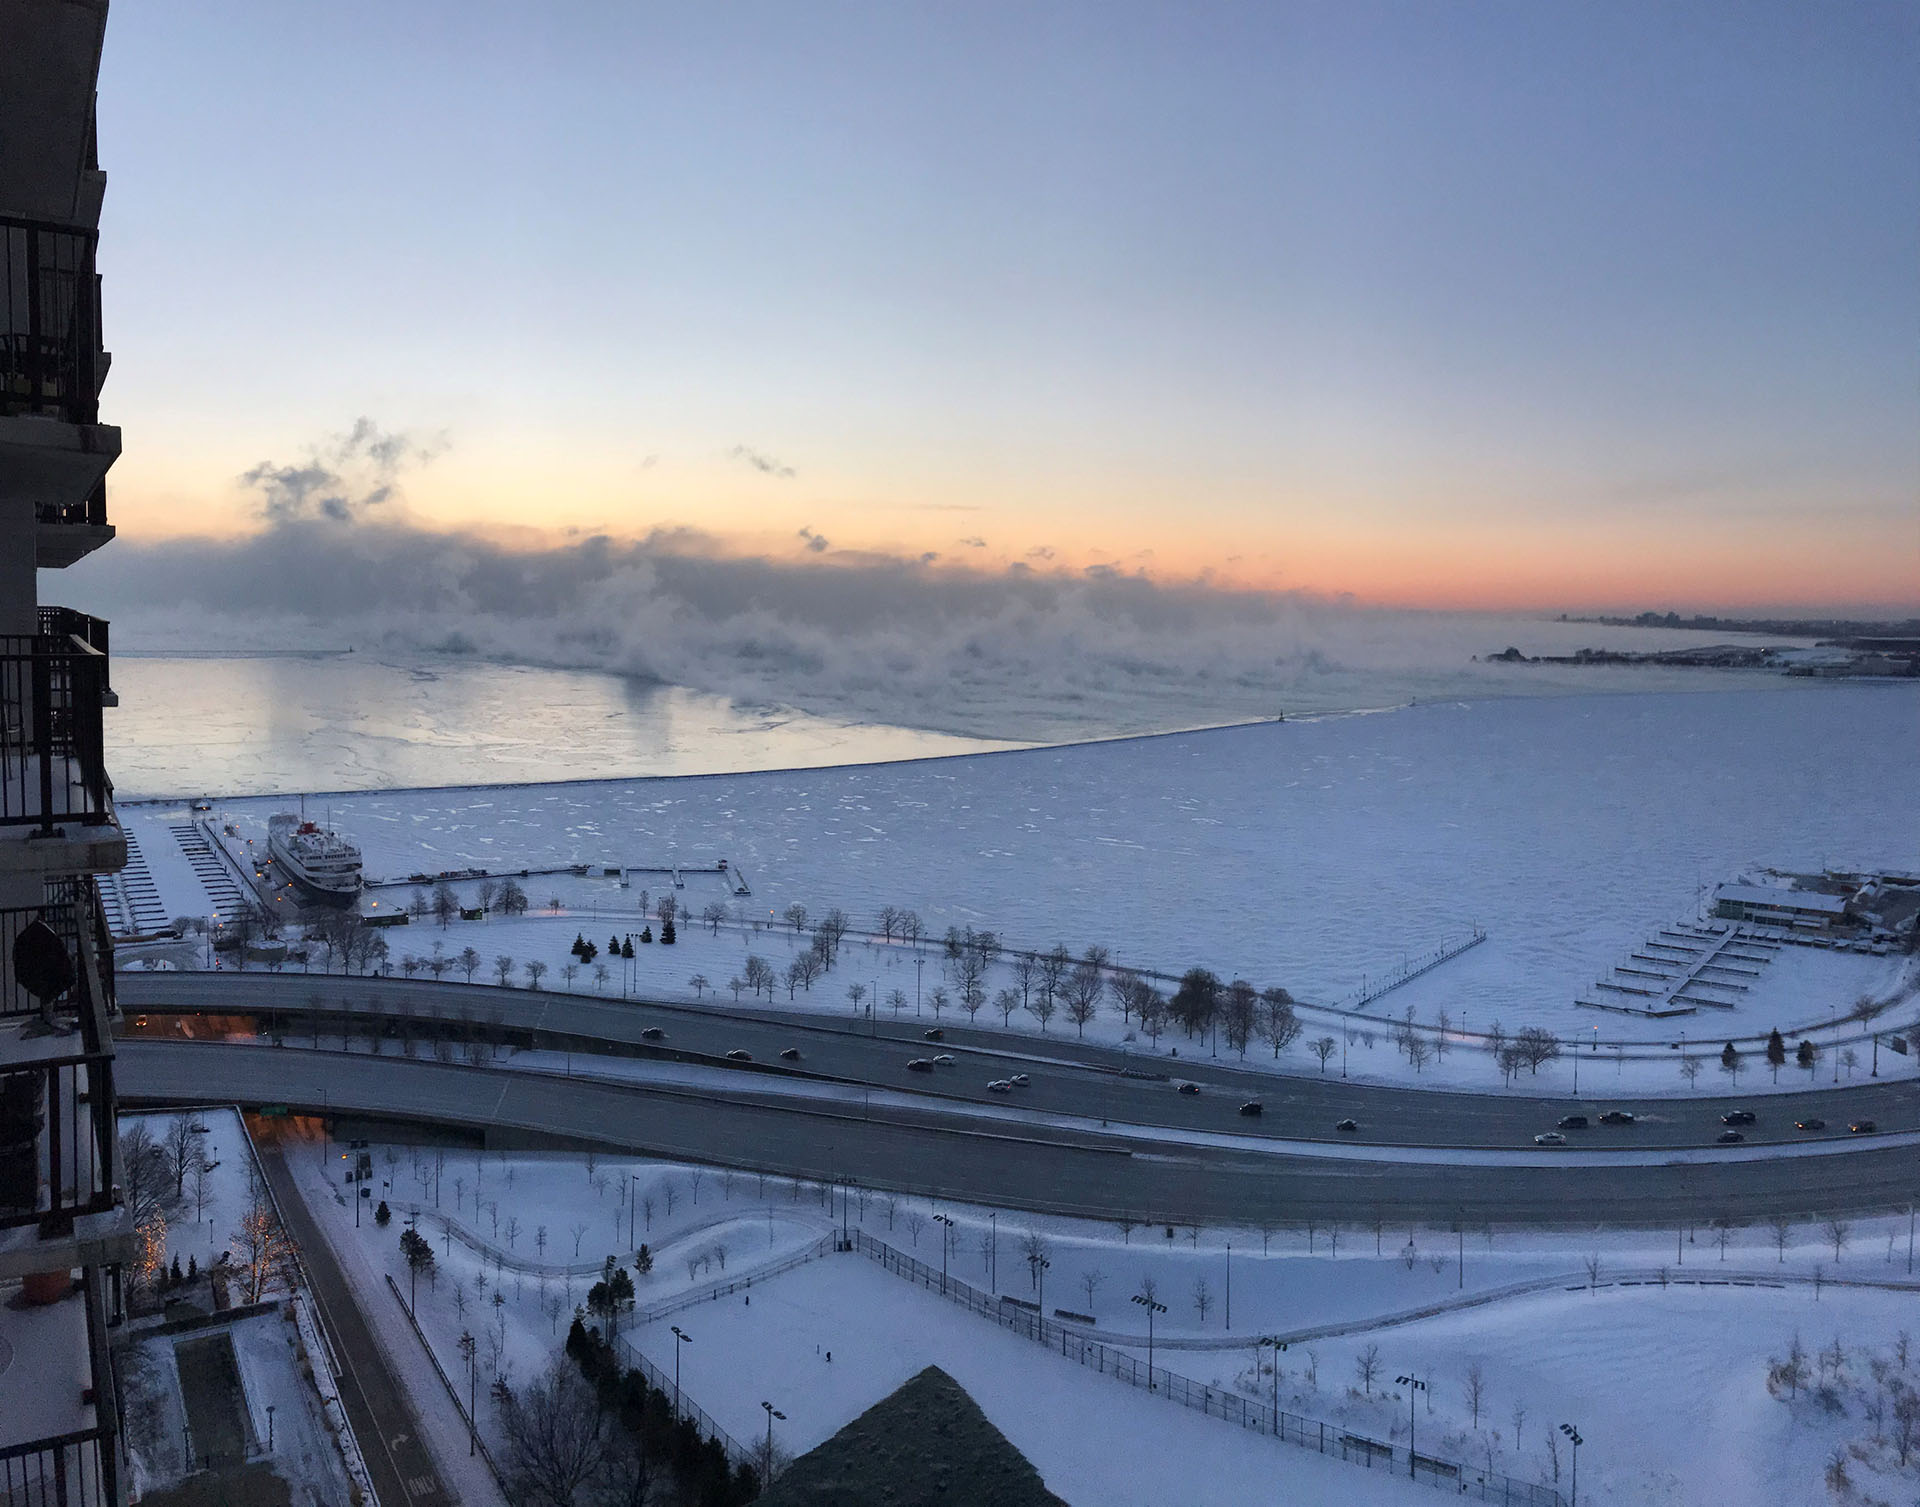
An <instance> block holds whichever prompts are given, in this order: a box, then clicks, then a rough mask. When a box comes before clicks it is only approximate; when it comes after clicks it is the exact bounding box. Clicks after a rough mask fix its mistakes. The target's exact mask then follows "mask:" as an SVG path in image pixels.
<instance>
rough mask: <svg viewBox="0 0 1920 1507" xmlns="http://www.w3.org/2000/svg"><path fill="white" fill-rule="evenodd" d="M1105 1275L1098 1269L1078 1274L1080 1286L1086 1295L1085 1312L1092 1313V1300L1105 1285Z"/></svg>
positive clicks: (1094, 1268)
mask: <svg viewBox="0 0 1920 1507" xmlns="http://www.w3.org/2000/svg"><path fill="white" fill-rule="evenodd" d="M1106 1280H1107V1274H1106V1273H1105V1272H1103V1271H1101V1270H1100V1269H1099V1268H1098V1267H1091V1268H1089V1269H1088V1270H1086V1271H1083V1272H1082V1273H1080V1286H1081V1288H1082V1290H1083V1291H1085V1293H1086V1295H1087V1312H1088V1313H1092V1312H1093V1300H1094V1298H1095V1296H1096V1295H1097V1294H1098V1293H1099V1291H1100V1289H1101V1287H1102V1286H1104V1285H1105V1283H1106Z"/></svg>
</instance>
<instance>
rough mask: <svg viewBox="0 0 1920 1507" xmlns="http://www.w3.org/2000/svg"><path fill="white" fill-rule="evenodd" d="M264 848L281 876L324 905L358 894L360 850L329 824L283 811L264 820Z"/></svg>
mask: <svg viewBox="0 0 1920 1507" xmlns="http://www.w3.org/2000/svg"><path fill="white" fill-rule="evenodd" d="M267 852H268V853H269V854H270V855H271V856H272V858H273V862H274V865H275V867H277V868H278V869H279V871H280V874H281V876H282V877H283V878H285V879H289V880H291V881H292V882H293V884H294V885H295V887H296V888H298V889H299V890H300V891H301V893H303V894H305V895H307V896H309V897H310V898H312V899H314V900H318V901H319V902H320V903H321V904H323V905H338V906H342V907H344V906H350V905H353V904H354V903H355V902H357V901H358V900H359V898H360V850H359V849H358V848H356V847H355V846H354V845H353V844H352V843H350V842H348V841H347V840H346V838H344V837H342V836H341V835H340V834H339V833H338V832H335V831H333V830H332V829H331V828H330V827H323V826H320V825H319V824H318V823H316V822H310V821H308V820H307V819H306V818H305V817H304V816H295V815H294V814H293V813H292V812H290V811H283V812H281V813H280V814H279V815H278V816H276V817H273V818H271V819H270V820H269V821H268V822H267Z"/></svg>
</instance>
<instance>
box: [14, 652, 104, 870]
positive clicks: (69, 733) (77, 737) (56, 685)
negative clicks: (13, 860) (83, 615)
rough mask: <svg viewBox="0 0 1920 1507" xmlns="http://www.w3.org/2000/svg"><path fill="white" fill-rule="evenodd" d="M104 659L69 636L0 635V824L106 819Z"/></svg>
mask: <svg viewBox="0 0 1920 1507" xmlns="http://www.w3.org/2000/svg"><path fill="white" fill-rule="evenodd" d="M106 664H107V661H106V657H105V656H104V655H102V654H100V653H99V652H98V651H97V650H95V649H93V648H91V647H89V646H87V645H85V644H83V643H81V642H80V641H79V640H78V639H77V638H75V637H74V636H73V635H72V634H64V635H59V636H48V635H27V634H13V635H8V636H6V637H4V638H0V712H3V713H4V726H0V825H4V826H27V825H33V826H35V827H37V828H38V829H39V831H40V832H41V834H43V835H46V836H51V835H52V834H53V832H54V831H55V829H56V828H57V827H58V825H59V824H60V823H61V822H68V821H72V822H79V823H82V824H83V825H96V824H99V823H102V822H107V821H111V820H112V818H113V812H112V808H111V807H110V805H109V804H108V799H107V796H108V791H109V790H110V789H111V788H112V787H111V786H110V785H109V784H108V783H107V769H106V760H105V756H104V752H103V747H102V744H101V726H100V710H101V708H102V707H103V706H104V705H105V704H106Z"/></svg>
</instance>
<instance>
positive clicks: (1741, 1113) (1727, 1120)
mask: <svg viewBox="0 0 1920 1507" xmlns="http://www.w3.org/2000/svg"><path fill="white" fill-rule="evenodd" d="M1720 1123H1721V1124H1722V1125H1751V1124H1752V1123H1753V1111H1752V1110H1750V1109H1732V1110H1728V1111H1727V1113H1725V1114H1723V1115H1722V1116H1720Z"/></svg>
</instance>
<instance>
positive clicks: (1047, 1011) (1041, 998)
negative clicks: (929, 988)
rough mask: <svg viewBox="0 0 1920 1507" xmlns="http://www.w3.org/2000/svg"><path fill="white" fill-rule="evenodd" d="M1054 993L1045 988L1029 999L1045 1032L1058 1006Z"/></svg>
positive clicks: (1033, 1013)
mask: <svg viewBox="0 0 1920 1507" xmlns="http://www.w3.org/2000/svg"><path fill="white" fill-rule="evenodd" d="M934 992H935V993H938V992H939V991H938V990H935V991H934ZM1054 994H1055V991H1054V990H1052V989H1045V988H1043V989H1041V990H1040V992H1039V993H1037V994H1035V995H1034V996H1033V998H1032V999H1030V1000H1028V1001H1027V1013H1028V1014H1029V1015H1031V1016H1032V1017H1033V1018H1034V1019H1035V1020H1037V1021H1039V1022H1040V1030H1041V1032H1042V1033H1043V1034H1044V1033H1045V1031H1046V1029H1047V1022H1048V1021H1050V1020H1052V1019H1053V1015H1054V1011H1055V1010H1056V1009H1057V1008H1058V1006H1057V1005H1056V1004H1055V1003H1054Z"/></svg>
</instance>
